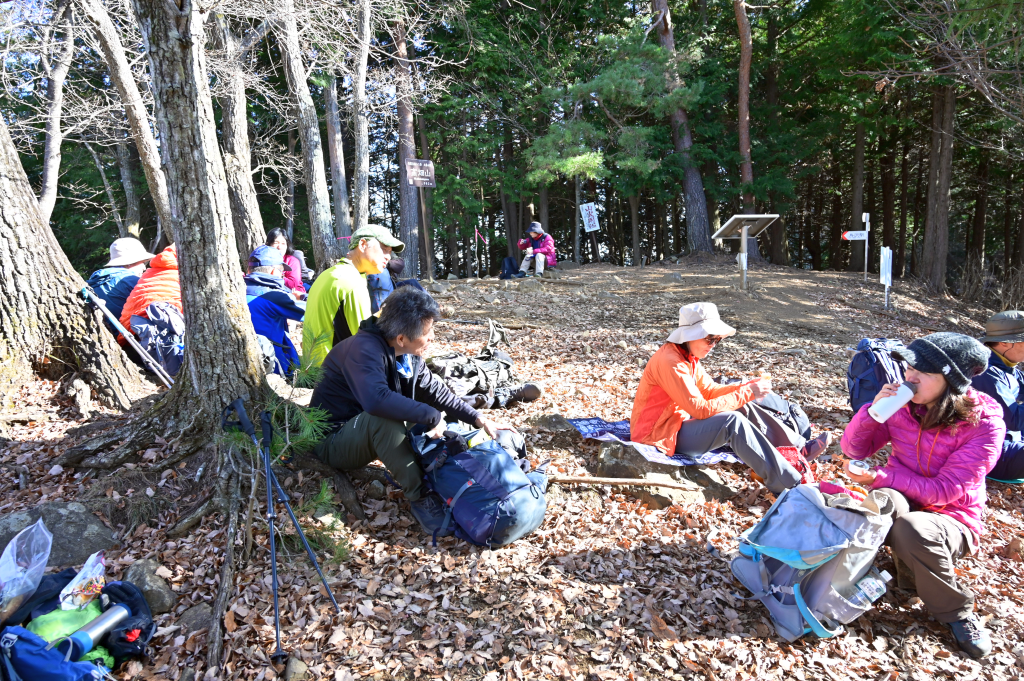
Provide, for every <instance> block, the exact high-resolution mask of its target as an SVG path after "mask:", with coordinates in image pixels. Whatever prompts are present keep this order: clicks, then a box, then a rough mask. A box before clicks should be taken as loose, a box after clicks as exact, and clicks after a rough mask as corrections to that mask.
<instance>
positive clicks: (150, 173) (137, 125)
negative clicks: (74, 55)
mask: <svg viewBox="0 0 1024 681" xmlns="http://www.w3.org/2000/svg"><path fill="white" fill-rule="evenodd" d="M78 1H79V2H80V3H81V5H82V9H83V10H84V11H85V15H86V16H87V17H88V18H89V21H91V22H92V24H93V30H94V31H95V33H96V39H97V40H98V41H99V44H100V50H101V51H102V52H103V59H104V60H105V61H106V62H107V69H108V70H109V71H110V80H111V82H113V84H114V87H115V88H117V93H118V94H119V95H120V96H121V103H122V104H123V105H124V112H125V115H126V116H127V118H128V125H129V127H131V130H132V137H134V138H135V146H136V147H138V150H139V159H140V160H141V161H142V169H143V171H144V172H145V174H146V182H147V183H148V184H149V192H150V194H151V195H152V197H153V205H154V207H155V208H156V215H157V221H158V223H159V225H158V229H168V230H169V229H170V224H171V205H170V201H169V199H168V197H167V180H166V178H165V177H164V172H163V169H162V168H161V160H160V149H159V147H157V145H156V137H154V135H153V131H152V129H150V127H149V114H148V113H147V112H146V105H145V103H144V101H143V99H142V94H141V93H140V92H139V86H138V83H136V82H135V75H134V74H133V73H132V69H131V66H130V65H129V64H128V58H127V56H125V52H124V46H123V45H122V44H121V38H120V36H119V35H118V33H117V28H115V27H114V22H112V21H111V20H110V15H109V14H107V9H106V8H105V7H104V6H103V2H102V0H78Z"/></svg>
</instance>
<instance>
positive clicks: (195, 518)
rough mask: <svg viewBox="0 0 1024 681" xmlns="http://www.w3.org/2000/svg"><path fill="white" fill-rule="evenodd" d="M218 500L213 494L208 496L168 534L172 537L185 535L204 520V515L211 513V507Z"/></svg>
mask: <svg viewBox="0 0 1024 681" xmlns="http://www.w3.org/2000/svg"><path fill="white" fill-rule="evenodd" d="M216 503H217V502H216V501H215V500H214V498H213V494H212V493H211V494H210V496H208V497H206V499H204V500H203V501H202V502H201V503H200V504H199V505H198V506H196V508H195V510H194V511H192V512H191V513H189V514H188V515H187V516H185V517H184V518H182V519H181V520H179V521H178V522H177V523H176V524H175V525H174V527H172V528H171V530H170V531H169V532H168V533H167V536H168V537H170V538H172V539H177V538H179V537H184V536H185V535H186V534H188V533H189V531H190V530H191V529H192V528H193V527H195V526H196V525H198V524H199V523H200V522H202V520H203V517H204V516H206V515H207V514H208V513H210V507H211V506H215V505H216Z"/></svg>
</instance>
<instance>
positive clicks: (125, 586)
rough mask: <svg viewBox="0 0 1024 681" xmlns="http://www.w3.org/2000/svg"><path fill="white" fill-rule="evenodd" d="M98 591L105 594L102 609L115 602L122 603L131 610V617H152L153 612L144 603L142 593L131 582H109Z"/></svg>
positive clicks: (150, 618)
mask: <svg viewBox="0 0 1024 681" xmlns="http://www.w3.org/2000/svg"><path fill="white" fill-rule="evenodd" d="M100 593H101V594H103V595H104V596H106V598H104V599H103V609H104V610H106V609H107V608H109V607H110V606H111V605H113V604H115V603H123V604H124V605H126V606H128V609H129V610H131V611H132V616H133V617H135V616H139V617H145V618H147V619H149V620H152V619H153V613H152V612H151V611H150V609H149V604H148V603H146V597H145V596H143V595H142V591H140V590H139V587H137V586H135V585H134V584H132V583H131V582H111V583H110V584H107V585H106V586H105V587H103V591H101V592H100Z"/></svg>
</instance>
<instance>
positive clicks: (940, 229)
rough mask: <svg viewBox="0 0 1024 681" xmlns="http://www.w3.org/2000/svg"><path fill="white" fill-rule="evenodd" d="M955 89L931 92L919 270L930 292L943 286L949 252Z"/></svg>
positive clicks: (943, 288) (940, 89)
mask: <svg viewBox="0 0 1024 681" xmlns="http://www.w3.org/2000/svg"><path fill="white" fill-rule="evenodd" d="M955 114H956V90H955V89H954V88H953V87H952V86H948V85H942V86H938V87H936V89H935V91H934V93H933V95H932V141H931V149H930V154H929V164H928V165H929V167H928V199H927V201H925V205H926V206H927V213H926V216H925V223H924V247H923V249H922V252H921V273H922V279H923V280H924V282H925V284H926V285H927V286H928V288H929V289H931V291H932V292H934V293H941V292H943V291H945V290H946V256H947V254H948V253H949V186H950V182H951V180H952V175H953V128H954V125H953V123H954V117H955Z"/></svg>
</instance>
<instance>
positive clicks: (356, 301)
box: [302, 258, 371, 366]
mask: <svg viewBox="0 0 1024 681" xmlns="http://www.w3.org/2000/svg"><path fill="white" fill-rule="evenodd" d="M370 314H371V313H370V291H369V289H368V288H367V286H366V275H365V274H360V273H359V270H357V269H356V267H355V265H353V264H352V261H351V260H349V259H348V258H342V259H341V261H340V262H338V264H337V265H335V266H334V267H332V268H330V269H329V270H327V271H325V272H324V273H323V274H321V275H320V276H319V277H317V278H316V281H314V282H313V286H312V287H311V288H310V289H309V296H308V297H307V299H306V318H305V320H304V321H303V324H302V355H303V359H305V358H306V357H310V358H311V365H312V366H320V365H321V364H323V361H324V358H325V357H326V356H327V353H328V352H330V351H331V348H333V347H334V346H335V345H337V344H338V343H340V342H341V341H343V340H345V339H346V338H348V337H350V336H354V335H355V334H356V332H357V331H358V330H359V324H360V323H361V322H362V321H363V320H364V319H367V318H369V317H370Z"/></svg>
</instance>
